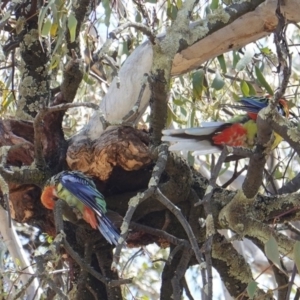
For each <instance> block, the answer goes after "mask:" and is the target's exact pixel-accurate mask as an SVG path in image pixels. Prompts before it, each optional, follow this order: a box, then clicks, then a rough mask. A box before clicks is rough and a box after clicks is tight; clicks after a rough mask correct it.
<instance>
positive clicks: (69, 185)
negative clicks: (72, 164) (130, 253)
mask: <svg viewBox="0 0 300 300" xmlns="http://www.w3.org/2000/svg"><path fill="white" fill-rule="evenodd" d="M57 199H62V200H64V201H66V202H67V204H68V205H69V206H70V207H71V208H74V209H77V211H79V212H80V214H81V215H82V218H83V219H84V220H85V221H86V222H87V223H89V224H90V225H91V227H92V228H93V229H98V230H99V231H100V232H101V234H102V235H103V236H104V238H105V239H106V240H107V241H108V242H109V243H110V244H114V245H117V244H118V239H119V237H120V234H119V232H118V230H117V229H116V228H115V226H114V225H113V223H112V222H111V220H110V219H109V218H108V217H107V216H106V202H105V200H104V196H103V195H102V194H101V193H100V192H99V191H98V190H97V188H96V186H95V184H94V182H93V181H92V180H91V179H90V178H89V177H87V176H86V175H84V174H83V173H81V172H79V171H63V172H61V173H59V174H57V175H55V176H53V177H52V178H51V179H50V180H49V181H48V182H47V184H46V186H45V187H44V189H43V192H42V195H41V201H42V204H43V205H44V206H45V207H46V208H48V209H51V210H53V209H54V205H55V201H56V200H57Z"/></svg>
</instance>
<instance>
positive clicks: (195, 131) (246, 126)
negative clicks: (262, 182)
mask: <svg viewBox="0 0 300 300" xmlns="http://www.w3.org/2000/svg"><path fill="white" fill-rule="evenodd" d="M268 101H269V99H268V98H267V97H265V98H257V97H244V98H241V99H240V102H239V103H240V105H231V107H233V108H236V109H240V110H243V111H246V112H247V115H242V116H236V117H234V118H232V119H230V120H229V121H227V122H203V123H202V127H194V128H186V129H167V130H163V137H162V141H165V142H170V143H172V145H171V146H170V148H169V149H170V150H171V151H182V150H187V151H195V152H194V154H197V155H200V154H209V153H216V152H220V150H221V149H222V146H223V145H227V146H236V147H238V146H240V147H247V148H252V147H253V146H254V145H255V139H256V134H257V125H256V122H255V121H256V118H257V114H258V113H259V111H260V110H261V109H262V108H264V107H266V106H267V105H268ZM277 109H278V112H279V113H280V114H282V115H284V116H285V117H288V115H289V109H288V105H287V102H286V101H285V100H284V99H280V101H279V104H278V106H277ZM281 141H282V138H281V136H279V135H278V134H276V133H275V141H274V144H273V148H275V147H277V146H278V144H279V143H280V142H281Z"/></svg>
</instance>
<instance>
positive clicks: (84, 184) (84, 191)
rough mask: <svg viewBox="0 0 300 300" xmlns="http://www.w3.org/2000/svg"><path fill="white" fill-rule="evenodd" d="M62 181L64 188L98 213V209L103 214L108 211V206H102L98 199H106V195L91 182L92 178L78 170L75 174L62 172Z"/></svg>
mask: <svg viewBox="0 0 300 300" xmlns="http://www.w3.org/2000/svg"><path fill="white" fill-rule="evenodd" d="M60 181H61V184H62V185H63V186H64V188H66V189H67V190H68V191H69V192H70V193H72V194H73V195H74V196H76V197H77V198H78V199H79V200H80V201H81V202H82V203H83V204H84V205H86V206H88V207H89V208H91V209H93V210H94V211H95V212H96V213H98V211H100V212H101V214H104V213H106V207H105V206H101V205H100V204H99V203H98V202H97V201H96V198H100V199H102V200H103V201H104V196H103V195H102V194H101V193H100V192H99V191H98V190H97V189H96V186H95V185H94V183H93V184H91V182H90V180H87V179H85V178H84V177H82V176H80V175H79V174H78V172H76V173H75V172H74V174H70V173H64V174H62V176H61V178H60Z"/></svg>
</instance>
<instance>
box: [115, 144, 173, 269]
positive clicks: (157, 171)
mask: <svg viewBox="0 0 300 300" xmlns="http://www.w3.org/2000/svg"><path fill="white" fill-rule="evenodd" d="M167 149H168V148H167V145H161V146H160V147H159V149H158V152H159V155H158V159H157V162H156V165H155V167H154V168H153V171H152V176H151V179H150V181H149V184H148V189H147V190H146V191H145V192H143V193H138V194H137V195H136V196H134V197H132V198H131V199H130V200H129V203H128V210H127V212H126V215H125V217H124V219H123V223H122V226H121V234H120V236H121V237H120V239H119V244H118V245H117V247H116V250H115V253H114V257H113V263H112V269H114V270H116V268H117V265H118V263H119V259H120V254H121V250H122V247H123V244H124V243H125V240H126V237H127V235H128V228H129V224H130V221H131V219H132V216H133V214H134V212H135V210H136V208H137V207H138V205H139V204H141V203H142V202H144V201H145V200H146V199H148V198H149V197H151V196H152V195H153V194H154V192H155V189H156V187H157V185H158V183H159V180H160V177H161V175H162V172H163V171H164V169H165V167H166V164H167V158H168V156H167V153H168V150H167Z"/></svg>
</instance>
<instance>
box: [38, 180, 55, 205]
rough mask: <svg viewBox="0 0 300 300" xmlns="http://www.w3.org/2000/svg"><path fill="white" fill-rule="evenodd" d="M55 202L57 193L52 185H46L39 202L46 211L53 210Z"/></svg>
mask: <svg viewBox="0 0 300 300" xmlns="http://www.w3.org/2000/svg"><path fill="white" fill-rule="evenodd" d="M56 200H57V193H56V189H55V186H54V185H48V186H46V187H45V188H44V190H43V192H42V195H41V201H42V203H43V205H44V206H45V207H46V208H48V209H54V205H55V201H56Z"/></svg>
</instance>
